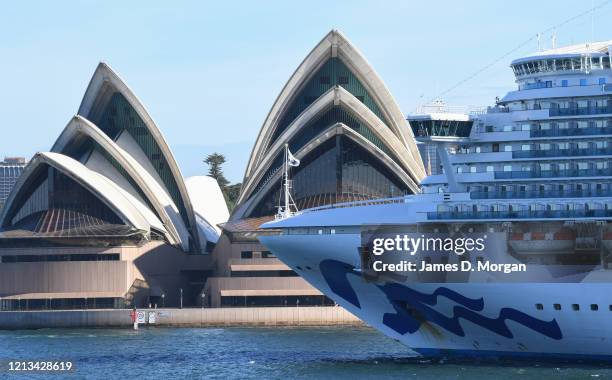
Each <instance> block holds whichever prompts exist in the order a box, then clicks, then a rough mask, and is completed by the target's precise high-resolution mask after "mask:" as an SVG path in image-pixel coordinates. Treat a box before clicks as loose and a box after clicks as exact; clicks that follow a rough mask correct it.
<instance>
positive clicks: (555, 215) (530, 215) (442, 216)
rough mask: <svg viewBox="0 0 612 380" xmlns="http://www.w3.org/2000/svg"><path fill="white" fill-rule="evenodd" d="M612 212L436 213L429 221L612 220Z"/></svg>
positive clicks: (430, 215)
mask: <svg viewBox="0 0 612 380" xmlns="http://www.w3.org/2000/svg"><path fill="white" fill-rule="evenodd" d="M610 217H612V210H523V211H434V212H428V213H427V219H429V220H455V219H477V220H478V219H549V218H550V219H568V218H569V219H573V218H610Z"/></svg>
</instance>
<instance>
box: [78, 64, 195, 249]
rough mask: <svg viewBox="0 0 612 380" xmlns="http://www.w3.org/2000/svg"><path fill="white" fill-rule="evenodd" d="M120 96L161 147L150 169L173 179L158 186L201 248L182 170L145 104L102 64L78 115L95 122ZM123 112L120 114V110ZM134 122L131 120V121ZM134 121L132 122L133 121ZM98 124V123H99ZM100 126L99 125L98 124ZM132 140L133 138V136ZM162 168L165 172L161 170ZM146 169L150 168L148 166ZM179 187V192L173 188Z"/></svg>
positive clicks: (88, 88)
mask: <svg viewBox="0 0 612 380" xmlns="http://www.w3.org/2000/svg"><path fill="white" fill-rule="evenodd" d="M116 93H119V94H121V95H122V96H123V98H125V100H126V101H127V102H128V103H129V105H130V107H132V108H133V110H134V111H135V112H136V113H137V115H138V117H139V118H140V119H141V120H142V122H143V125H144V128H145V129H146V131H145V133H147V134H148V135H150V136H151V138H152V140H153V142H154V144H155V145H156V147H158V148H159V150H160V152H159V154H160V155H161V156H162V157H160V162H162V164H157V166H156V165H148V167H153V168H156V170H166V169H167V170H168V171H169V172H170V176H171V179H169V178H165V180H162V181H161V183H159V185H160V186H161V187H163V188H164V189H165V190H166V192H167V193H168V195H170V196H171V197H172V199H173V200H174V203H175V204H176V206H177V207H178V208H179V210H182V209H184V211H181V212H184V213H186V215H183V217H184V219H185V220H186V223H187V228H188V230H189V231H190V234H191V237H192V241H193V242H194V243H195V245H196V249H200V247H201V244H200V242H199V237H198V235H199V234H198V233H195V226H196V220H195V215H194V213H193V207H192V205H191V199H190V198H189V193H188V191H187V187H186V185H185V182H184V180H183V177H182V175H181V172H180V170H179V167H178V164H177V163H176V160H175V158H174V156H173V154H172V152H171V150H170V148H169V147H168V145H167V143H166V140H165V139H164V137H163V135H162V133H161V131H160V130H159V128H158V127H157V125H156V124H155V122H154V121H153V119H152V118H151V116H150V114H149V113H148V112H147V110H146V108H145V107H144V105H143V104H142V103H141V102H140V100H139V99H138V98H137V97H136V95H135V94H134V93H133V92H132V91H131V90H130V88H129V87H128V86H127V85H126V84H125V82H124V81H123V80H121V78H120V77H119V76H118V75H117V74H116V73H115V72H114V71H113V70H112V69H111V68H110V67H109V66H108V65H107V64H106V63H104V62H102V63H100V64H99V65H98V67H97V68H96V71H95V72H94V75H93V77H92V78H91V81H90V83H89V86H88V87H87V90H86V92H85V95H84V96H83V100H82V102H81V105H80V107H79V111H78V114H79V115H81V116H83V117H84V118H86V119H88V120H90V121H92V122H94V123H96V121H97V119H99V118H100V117H102V116H103V113H104V111H105V110H106V107H107V105H108V102H109V101H110V100H111V98H112V97H113V95H115V94H116ZM119 112H121V111H119ZM130 121H132V120H130ZM132 122H133V121H132ZM96 124H97V123H96ZM97 125H98V127H100V125H99V124H97ZM132 137H133V136H132ZM161 166H163V169H159V168H160V167H161ZM145 167H147V166H146V165H145ZM150 174H151V176H152V177H153V178H156V179H159V178H160V177H161V176H157V175H155V173H150ZM174 186H176V191H174V189H173V187H174Z"/></svg>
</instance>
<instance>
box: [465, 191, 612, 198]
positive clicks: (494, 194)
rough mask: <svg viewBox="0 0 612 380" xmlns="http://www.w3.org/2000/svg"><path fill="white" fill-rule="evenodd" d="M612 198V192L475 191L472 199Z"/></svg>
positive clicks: (471, 194)
mask: <svg viewBox="0 0 612 380" xmlns="http://www.w3.org/2000/svg"><path fill="white" fill-rule="evenodd" d="M586 197H612V190H604V189H601V190H597V189H593V190H548V191H473V192H471V193H470V198H471V199H526V198H586Z"/></svg>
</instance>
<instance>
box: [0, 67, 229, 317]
mask: <svg viewBox="0 0 612 380" xmlns="http://www.w3.org/2000/svg"><path fill="white" fill-rule="evenodd" d="M228 216H229V213H228V211H227V207H226V206H225V201H224V198H223V195H222V193H221V190H220V188H219V186H218V185H217V183H216V181H215V180H214V179H212V178H210V177H195V178H190V179H188V180H184V179H183V177H182V175H181V173H180V171H179V169H178V165H177V163H176V161H175V159H174V157H173V155H172V152H171V151H170V149H169V147H168V145H167V143H166V141H165V140H164V138H163V136H162V134H161V131H160V130H159V129H158V128H157V126H156V125H155V123H154V122H153V120H152V119H151V117H150V116H149V114H148V112H147V111H146V109H145V108H144V106H143V105H142V104H141V103H140V101H139V100H138V98H136V96H135V95H134V94H133V93H132V91H131V90H130V89H129V88H128V87H127V86H126V85H125V83H124V82H123V81H122V80H121V79H120V78H119V77H118V76H117V74H115V72H113V71H112V70H111V69H110V68H109V67H108V66H107V65H106V64H104V63H101V64H100V65H99V66H98V68H97V69H96V71H95V73H94V75H93V78H92V79H91V82H90V83H89V86H88V88H87V91H86V93H85V96H84V97H83V101H82V103H81V106H80V108H79V111H78V113H77V115H76V116H75V117H74V118H72V119H71V120H70V121H69V123H68V125H67V126H66V128H65V129H64V130H63V132H62V133H61V135H60V136H59V138H58V139H57V141H56V142H55V144H54V145H53V147H52V148H51V151H50V152H41V153H38V154H36V155H35V156H34V158H33V159H32V160H31V161H30V162H29V164H28V165H27V167H26V168H25V170H24V172H23V174H22V175H21V177H19V180H18V181H17V183H16V184H15V187H14V189H13V191H12V192H11V193H10V195H9V197H8V199H7V201H6V205H5V206H4V208H3V209H2V213H1V214H0V260H1V261H0V297H1V303H0V304H1V306H2V309H3V310H22V309H54V308H62V309H66V308H108V307H132V306H139V307H141V306H146V305H147V304H157V305H160V306H162V305H165V306H182V305H185V306H187V305H190V304H194V303H195V302H196V298H195V297H196V296H197V295H198V294H199V293H200V291H201V288H202V286H203V285H204V278H205V277H206V276H207V275H208V273H209V271H210V270H211V268H212V264H211V263H212V259H211V255H210V253H211V252H212V250H213V249H214V247H215V245H216V243H217V241H218V239H219V235H220V229H219V227H217V225H218V224H219V223H222V222H225V221H226V220H227V218H228Z"/></svg>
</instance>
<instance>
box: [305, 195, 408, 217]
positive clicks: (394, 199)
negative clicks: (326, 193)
mask: <svg viewBox="0 0 612 380" xmlns="http://www.w3.org/2000/svg"><path fill="white" fill-rule="evenodd" d="M405 201H406V197H405V196H401V197H392V198H378V199H371V200H366V201H354V202H341V203H332V204H330V205H325V206H319V207H313V208H309V209H305V210H301V212H302V213H305V212H313V211H322V210H331V209H335V208H347V207H361V206H371V205H383V204H392V203H404V202H405Z"/></svg>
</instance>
